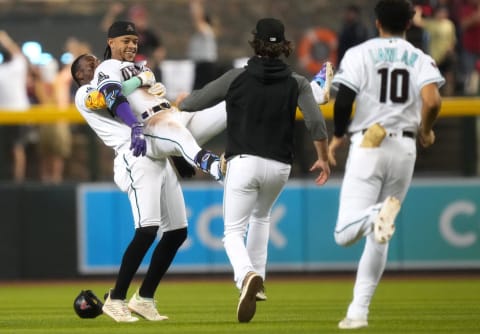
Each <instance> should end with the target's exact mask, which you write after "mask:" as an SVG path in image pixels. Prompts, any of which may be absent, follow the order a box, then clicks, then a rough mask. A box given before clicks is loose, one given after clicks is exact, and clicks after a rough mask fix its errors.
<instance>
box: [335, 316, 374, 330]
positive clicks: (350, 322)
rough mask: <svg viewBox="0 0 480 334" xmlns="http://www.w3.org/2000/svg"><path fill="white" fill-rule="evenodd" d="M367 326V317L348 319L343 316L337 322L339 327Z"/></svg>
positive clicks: (355, 327) (354, 327)
mask: <svg viewBox="0 0 480 334" xmlns="http://www.w3.org/2000/svg"><path fill="white" fill-rule="evenodd" d="M364 327H368V321H367V319H350V318H345V319H343V320H341V321H340V322H339V323H338V328H340V329H358V328H364Z"/></svg>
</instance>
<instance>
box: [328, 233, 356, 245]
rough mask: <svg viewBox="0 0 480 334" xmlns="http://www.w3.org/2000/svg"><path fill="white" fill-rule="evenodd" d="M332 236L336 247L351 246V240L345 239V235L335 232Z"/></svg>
mask: <svg viewBox="0 0 480 334" xmlns="http://www.w3.org/2000/svg"><path fill="white" fill-rule="evenodd" d="M333 234H334V238H335V242H336V243H337V245H339V246H342V247H348V246H350V245H351V244H353V240H351V239H349V238H347V237H346V235H345V233H342V232H337V231H335V232H334V233H333Z"/></svg>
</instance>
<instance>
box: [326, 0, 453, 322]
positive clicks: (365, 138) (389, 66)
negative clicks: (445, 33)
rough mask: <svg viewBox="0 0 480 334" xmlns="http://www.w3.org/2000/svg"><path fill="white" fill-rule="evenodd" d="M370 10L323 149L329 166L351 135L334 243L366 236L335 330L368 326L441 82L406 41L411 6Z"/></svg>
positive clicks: (345, 67) (343, 73)
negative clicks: (371, 31) (370, 26)
mask: <svg viewBox="0 0 480 334" xmlns="http://www.w3.org/2000/svg"><path fill="white" fill-rule="evenodd" d="M375 13H376V17H377V20H376V25H377V28H378V30H379V33H380V36H379V37H378V38H373V39H370V40H368V41H366V42H364V43H362V44H360V45H358V46H356V47H353V48H351V49H349V50H348V51H347V53H346V54H345V57H344V58H343V59H342V62H341V64H340V67H339V70H338V72H337V73H336V74H335V77H334V79H333V85H334V86H339V90H338V94H337V97H336V100H335V105H334V125H335V129H334V136H333V138H332V139H331V142H330V145H329V158H330V162H331V163H332V164H333V165H335V164H336V161H335V151H336V150H337V149H338V147H340V146H341V145H343V144H344V143H345V142H346V140H347V136H346V135H347V134H350V149H349V150H350V151H349V155H348V160H347V165H346V170H345V175H344V179H343V184H342V187H341V192H340V207H339V213H338V219H337V224H336V227H335V233H334V234H335V241H336V242H337V244H339V245H341V246H349V245H351V244H353V243H355V242H357V241H358V240H360V239H361V238H363V237H365V238H366V241H365V247H364V250H363V253H362V256H361V259H360V262H359V264H358V271H357V277H356V282H355V287H354V291H353V301H352V302H351V304H350V306H349V308H348V311H347V314H346V318H345V319H343V320H342V321H340V323H339V328H341V329H354V328H361V327H366V326H368V322H367V318H368V311H369V305H370V302H371V299H372V297H373V294H374V292H375V289H376V287H377V285H378V282H379V280H380V278H381V276H382V274H383V271H384V269H385V264H386V260H387V251H388V241H389V240H390V238H391V237H392V234H393V232H394V229H395V225H394V221H395V218H396V215H397V213H398V211H399V210H400V203H401V202H402V201H403V199H404V198H405V195H406V193H407V190H408V187H409V185H410V183H411V179H412V174H413V170H414V164H415V159H416V154H417V153H416V142H415V138H416V137H418V138H419V140H420V143H421V144H422V145H423V146H424V147H428V146H429V145H431V144H433V142H434V139H435V136H434V133H433V130H432V127H433V124H434V121H435V119H436V117H437V114H438V112H439V110H440V105H441V98H440V95H439V92H438V88H439V86H441V85H442V84H443V83H444V79H443V77H442V76H441V75H440V72H439V70H438V69H437V67H436V65H435V62H434V61H433V59H432V58H431V57H430V56H428V55H426V54H424V53H423V52H422V51H421V50H419V49H417V48H415V47H413V46H412V45H411V44H410V43H409V42H407V41H406V40H405V39H404V37H405V31H406V29H407V27H408V26H409V24H410V22H411V19H412V17H413V14H414V12H413V7H412V5H411V3H410V2H409V1H407V0H381V1H379V2H378V4H377V5H376V7H375ZM354 100H355V101H356V108H355V115H354V117H353V119H352V120H351V121H350V116H351V114H352V105H353V102H354ZM349 121H350V123H349ZM367 129H368V131H367Z"/></svg>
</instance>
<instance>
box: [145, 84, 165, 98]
mask: <svg viewBox="0 0 480 334" xmlns="http://www.w3.org/2000/svg"><path fill="white" fill-rule="evenodd" d="M147 93H148V94H151V95H155V96H157V97H164V96H165V94H166V93H167V89H166V88H165V86H164V85H163V84H162V83H160V82H155V83H154V84H153V85H152V86H150V88H149V89H148V90H147Z"/></svg>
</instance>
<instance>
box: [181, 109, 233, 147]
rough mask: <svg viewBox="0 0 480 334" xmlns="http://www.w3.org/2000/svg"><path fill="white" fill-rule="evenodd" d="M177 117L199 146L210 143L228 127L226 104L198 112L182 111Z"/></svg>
mask: <svg viewBox="0 0 480 334" xmlns="http://www.w3.org/2000/svg"><path fill="white" fill-rule="evenodd" d="M175 116H176V117H177V119H178V121H179V122H180V123H182V124H183V125H185V127H186V128H187V129H188V130H189V131H190V132H191V133H192V136H193V137H194V138H195V139H196V141H197V143H198V144H199V145H203V144H205V143H206V142H208V141H209V140H210V139H212V138H213V137H215V136H216V135H218V134H219V133H221V132H222V131H224V130H225V128H226V126H227V112H226V107H225V102H221V103H219V104H217V105H215V106H213V107H211V108H207V109H204V110H201V111H197V112H185V111H180V112H178V113H175Z"/></svg>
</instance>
